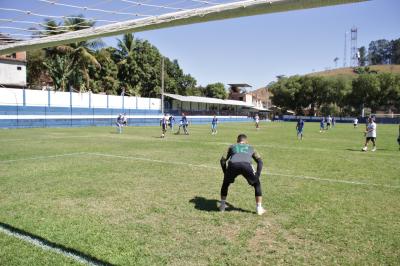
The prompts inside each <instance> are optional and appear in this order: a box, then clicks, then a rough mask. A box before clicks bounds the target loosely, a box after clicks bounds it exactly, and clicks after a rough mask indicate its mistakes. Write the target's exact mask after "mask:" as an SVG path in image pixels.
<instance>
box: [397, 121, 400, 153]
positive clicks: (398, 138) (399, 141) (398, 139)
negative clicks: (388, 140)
mask: <svg viewBox="0 0 400 266" xmlns="http://www.w3.org/2000/svg"><path fill="white" fill-rule="evenodd" d="M397 143H398V144H399V151H400V125H399V136H398V137H397Z"/></svg>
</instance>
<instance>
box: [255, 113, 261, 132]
mask: <svg viewBox="0 0 400 266" xmlns="http://www.w3.org/2000/svg"><path fill="white" fill-rule="evenodd" d="M254 120H255V121H256V129H260V117H259V116H258V115H256V116H255V117H254Z"/></svg>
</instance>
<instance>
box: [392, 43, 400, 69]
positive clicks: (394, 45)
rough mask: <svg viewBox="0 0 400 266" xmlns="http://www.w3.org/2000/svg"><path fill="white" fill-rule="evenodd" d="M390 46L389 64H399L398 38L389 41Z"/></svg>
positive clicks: (399, 46) (399, 48) (399, 49)
mask: <svg viewBox="0 0 400 266" xmlns="http://www.w3.org/2000/svg"><path fill="white" fill-rule="evenodd" d="M390 46H391V63H392V64H400V38H399V39H397V40H393V41H391V43H390Z"/></svg>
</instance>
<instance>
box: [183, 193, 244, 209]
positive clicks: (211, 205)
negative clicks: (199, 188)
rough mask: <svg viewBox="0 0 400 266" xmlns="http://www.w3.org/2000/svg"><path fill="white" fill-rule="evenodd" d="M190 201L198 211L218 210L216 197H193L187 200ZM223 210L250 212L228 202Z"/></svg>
mask: <svg viewBox="0 0 400 266" xmlns="http://www.w3.org/2000/svg"><path fill="white" fill-rule="evenodd" d="M189 202H190V203H193V204H194V208H195V209H196V210H200V211H206V212H219V208H218V202H219V201H218V200H216V199H206V198H204V197H198V196H196V197H194V198H193V199H191V200H189ZM225 211H227V212H229V211H237V212H247V213H252V212H251V211H249V210H245V209H242V208H237V207H235V206H233V205H232V204H230V203H228V202H227V203H226V209H225Z"/></svg>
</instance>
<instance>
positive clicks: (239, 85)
mask: <svg viewBox="0 0 400 266" xmlns="http://www.w3.org/2000/svg"><path fill="white" fill-rule="evenodd" d="M228 85H229V86H231V87H236V88H251V87H252V86H251V85H249V84H247V83H232V84H228Z"/></svg>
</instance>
